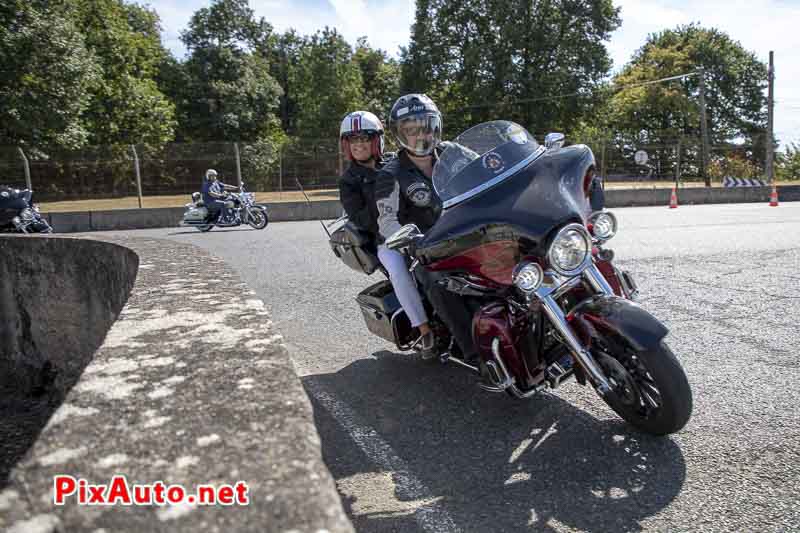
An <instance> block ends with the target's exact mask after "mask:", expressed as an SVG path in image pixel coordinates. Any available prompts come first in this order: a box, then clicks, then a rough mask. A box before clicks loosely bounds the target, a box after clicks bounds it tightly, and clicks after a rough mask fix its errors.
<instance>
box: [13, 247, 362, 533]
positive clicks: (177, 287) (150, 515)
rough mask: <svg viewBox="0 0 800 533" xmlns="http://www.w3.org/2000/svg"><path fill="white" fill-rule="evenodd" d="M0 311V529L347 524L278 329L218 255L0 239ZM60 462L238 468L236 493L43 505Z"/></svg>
mask: <svg viewBox="0 0 800 533" xmlns="http://www.w3.org/2000/svg"><path fill="white" fill-rule="evenodd" d="M137 267H138V270H137ZM134 280H135V281H134ZM212 286H214V287H217V286H224V287H225V299H224V300H223V301H220V300H219V298H218V297H217V296H215V295H214V294H210V291H211V289H209V287H212ZM0 313H1V314H0V328H2V329H0V343H1V344H0V349H1V350H2V351H0V378H1V379H2V381H0V384H2V391H4V394H3V395H0V531H10V532H22V531H25V532H27V531H99V530H105V531H131V532H137V533H138V532H140V531H185V532H195V531H275V532H286V531H328V532H330V533H339V532H341V533H352V531H353V528H352V525H351V524H350V522H349V520H348V519H347V516H346V514H345V512H344V509H343V507H342V503H341V501H340V498H339V495H338V493H337V491H336V486H335V484H334V481H333V478H332V476H331V475H330V473H329V472H328V470H327V468H326V466H325V464H324V463H323V461H322V452H321V445H320V439H319V435H318V434H317V430H316V427H315V426H314V420H313V413H312V409H311V404H310V402H309V400H308V397H307V396H306V394H305V391H304V390H303V387H302V385H301V384H300V381H299V379H298V377H297V375H296V374H295V371H294V367H293V365H292V362H291V359H290V358H289V354H288V351H287V350H286V347H285V345H284V344H283V340H282V337H281V336H280V335H279V334H278V333H277V332H276V331H275V330H274V328H273V327H272V322H271V320H270V319H269V314H268V313H267V311H266V310H265V309H264V305H263V303H262V302H261V301H260V300H259V299H258V298H257V297H256V295H255V294H254V293H253V292H252V291H251V290H249V289H248V288H247V286H246V285H245V284H244V283H243V282H242V281H241V279H239V278H238V276H237V275H236V274H235V273H234V272H233V271H232V270H231V268H230V267H229V266H228V265H227V264H225V262H224V261H222V260H221V259H219V258H217V257H214V256H212V255H210V254H208V253H207V252H205V251H204V250H201V249H199V248H196V247H193V246H190V245H186V244H181V243H175V242H171V241H166V240H158V239H141V238H119V239H104V240H100V239H72V238H65V237H58V236H56V237H49V236H10V237H0ZM59 474H66V475H71V476H73V477H75V478H76V479H83V480H86V482H88V483H90V484H108V483H109V482H110V481H111V478H112V476H115V475H123V476H125V478H126V480H127V481H128V483H130V484H152V483H155V482H158V481H161V482H163V483H164V484H166V485H175V484H180V485H182V486H183V487H185V488H186V489H187V490H189V491H194V490H195V489H196V487H197V486H198V485H200V484H209V483H211V484H216V485H219V484H228V485H234V484H236V483H238V482H244V483H246V484H247V488H248V497H249V503H248V505H245V506H240V505H234V506H231V507H229V506H222V505H211V506H197V505H184V506H171V505H162V506H159V505H146V506H136V505H132V506H126V505H117V506H101V507H97V506H81V505H78V503H77V502H76V501H75V498H74V497H68V498H67V501H66V503H65V505H63V506H56V505H54V504H53V485H54V476H56V475H59ZM130 490H131V491H132V490H133V488H132V487H131V488H130Z"/></svg>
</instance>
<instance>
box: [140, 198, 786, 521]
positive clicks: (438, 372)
mask: <svg viewBox="0 0 800 533" xmlns="http://www.w3.org/2000/svg"><path fill="white" fill-rule="evenodd" d="M615 212H616V213H617V215H618V217H619V219H620V231H619V234H618V236H617V237H616V238H615V239H614V240H613V241H611V242H610V243H609V247H610V248H612V249H614V250H615V252H616V254H617V262H618V264H619V265H620V266H622V267H623V268H626V269H628V270H630V271H632V272H633V273H635V275H636V277H637V280H638V282H639V285H640V289H641V294H642V296H641V299H640V303H641V304H642V305H643V306H644V307H645V308H647V309H648V310H649V311H651V312H652V313H653V314H654V315H655V316H657V317H659V318H660V319H662V320H663V321H664V322H665V323H666V324H667V325H668V327H669V328H670V334H669V336H668V338H667V340H668V343H669V344H670V346H671V347H672V349H673V351H674V352H675V353H676V354H677V355H678V357H679V359H680V360H681V361H682V363H683V365H684V367H685V368H686V371H687V374H688V375H689V380H690V383H691V385H692V388H693V392H694V406H695V407H694V415H693V417H692V419H691V420H690V422H689V424H688V426H687V427H686V428H685V429H684V430H683V431H682V432H680V433H679V434H677V435H673V436H671V437H667V438H653V437H649V436H645V435H642V434H639V433H637V432H635V431H633V430H632V429H631V428H630V427H629V426H627V425H626V424H625V423H623V422H622V421H621V420H620V419H619V418H618V417H617V416H616V415H615V414H614V413H613V412H612V411H611V410H610V409H609V408H607V407H606V406H605V405H604V404H603V403H602V402H601V401H600V399H599V398H598V397H597V396H596V395H595V394H594V392H593V391H591V390H587V389H585V388H582V387H580V386H578V385H577V384H576V383H574V382H570V383H568V384H566V385H564V386H562V387H561V388H560V389H559V390H558V391H555V392H554V393H552V394H550V393H547V394H542V395H540V396H538V397H535V398H533V399H530V400H526V401H519V400H513V399H511V398H508V397H506V396H505V395H492V394H489V393H485V392H481V391H479V390H477V388H476V387H475V385H474V378H473V377H472V376H471V375H470V374H469V373H467V372H466V371H464V370H462V369H459V368H457V367H454V366H441V365H439V364H438V363H434V364H430V363H423V362H421V361H419V360H417V359H415V358H413V357H411V356H407V355H404V354H400V353H396V350H395V349H393V346H391V345H389V344H387V343H385V342H383V341H381V340H379V339H377V338H376V337H373V336H371V335H370V334H369V333H368V332H367V330H366V328H365V327H364V325H363V321H362V318H361V315H360V311H359V309H358V307H357V306H356V304H355V302H354V297H355V296H356V295H357V294H358V292H359V291H360V290H361V289H362V288H364V287H366V286H367V285H368V284H370V283H374V282H376V281H378V280H379V279H378V275H373V276H372V278H367V277H365V276H363V275H359V274H356V273H355V272H352V271H350V270H349V269H347V267H345V266H344V265H343V264H341V263H339V262H338V260H337V259H336V258H335V257H334V256H333V255H332V254H331V253H330V250H329V248H328V245H327V239H326V237H325V235H324V233H323V230H322V228H321V227H320V225H319V224H318V223H316V222H296V223H280V224H272V225H270V226H269V227H268V228H267V229H266V230H264V231H261V232H257V231H254V230H250V229H248V228H237V229H232V230H227V231H225V230H218V229H215V230H213V231H212V232H210V233H208V234H200V233H199V232H197V231H194V230H190V229H184V228H172V229H164V230H143V231H138V232H125V233H127V234H139V235H147V236H160V237H165V238H168V239H173V240H175V241H179V242H186V243H193V244H196V245H198V246H202V247H204V248H207V249H209V250H211V251H212V252H213V253H215V254H217V255H219V256H220V257H222V258H224V259H225V260H226V261H228V262H229V263H230V264H232V265H233V266H234V267H235V268H237V269H238V271H239V272H240V274H241V276H242V277H243V279H244V280H245V281H246V282H247V283H248V285H250V287H252V288H253V290H255V291H256V292H257V293H258V294H259V295H260V297H261V298H262V299H263V300H264V302H265V303H266V305H267V307H268V309H269V310H270V311H271V312H272V315H273V319H274V321H275V323H276V327H277V330H278V331H280V332H281V333H283V335H284V336H285V338H286V341H287V344H288V346H289V349H290V352H291V354H292V357H293V359H294V362H295V366H296V368H297V372H298V374H299V375H300V377H301V380H302V382H303V385H304V386H305V388H306V391H307V392H308V394H309V396H310V397H311V399H312V402H313V404H314V409H315V417H316V422H317V426H318V428H319V431H320V434H321V436H322V441H323V454H324V459H325V461H326V463H327V465H328V467H329V468H330V470H331V472H332V473H333V475H334V477H335V478H336V480H337V484H338V489H339V492H340V494H341V496H342V501H343V502H344V504H345V507H346V509H347V511H348V513H349V515H350V517H351V519H352V520H353V523H354V524H355V526H356V528H357V529H358V530H359V531H363V532H378V531H402V532H413V531H429V532H430V531H455V530H459V531H487V532H499V531H591V532H599V531H759V532H764V531H800V495H799V494H800V451H798V450H800V416H799V415H798V407H797V406H798V400H800V393H799V392H798V390H799V388H798V385H800V365H799V364H798V360H797V355H798V350H797V346H796V345H797V341H798V338H799V337H800V335H798V329H799V328H798V326H797V316H798V315H800V291H799V290H798V285H799V284H800V203H782V204H781V205H780V207H777V208H774V207H773V208H770V207H768V206H767V205H762V204H742V205H707V206H681V207H679V208H678V209H675V210H670V209H667V208H666V207H648V208H628V209H618V210H615ZM224 290H225V289H224V287H220V292H221V293H222V294H223V297H224Z"/></svg>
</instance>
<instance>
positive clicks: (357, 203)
mask: <svg viewBox="0 0 800 533" xmlns="http://www.w3.org/2000/svg"><path fill="white" fill-rule="evenodd" d="M339 140H340V142H341V145H342V151H343V152H344V154H345V156H346V157H347V159H348V160H349V161H350V165H349V166H348V168H347V170H345V172H344V174H342V177H341V179H340V180H339V197H340V199H341V202H342V206H343V207H344V210H345V212H346V213H347V215H348V218H349V219H350V220H351V221H352V222H354V223H355V224H356V225H357V226H359V227H360V228H361V229H363V230H365V231H366V232H367V233H369V234H370V236H371V238H372V240H373V242H374V243H375V244H377V242H378V210H377V205H376V203H375V178H376V176H377V174H378V171H379V170H380V169H381V168H382V167H383V166H384V163H385V161H384V159H383V148H384V141H383V124H381V121H380V120H379V119H378V117H376V116H375V115H374V114H372V113H370V112H368V111H354V112H352V113H350V114H348V115H347V116H346V117H344V120H342V124H341V127H340V128H339ZM378 259H380V261H381V264H383V266H384V267H385V268H386V270H387V272H388V273H389V279H390V280H391V282H392V286H393V287H394V290H395V294H396V295H397V299H398V300H399V301H400V304H401V305H402V306H403V309H404V310H405V312H406V315H408V318H409V320H410V321H411V325H412V326H413V327H415V328H419V331H420V335H421V336H422V337H423V342H422V348H423V351H424V352H425V353H427V352H428V351H429V352H431V353H432V351H433V347H434V342H433V341H434V339H433V334H432V333H431V329H430V327H429V325H428V316H427V314H426V313H425V307H424V306H423V304H422V298H420V295H419V292H418V291H417V287H416V285H415V284H414V280H413V279H412V278H411V275H410V274H409V272H408V267H407V266H406V263H405V259H404V258H403V256H402V255H401V254H400V253H398V252H396V251H394V250H390V249H389V248H386V247H385V246H379V247H378Z"/></svg>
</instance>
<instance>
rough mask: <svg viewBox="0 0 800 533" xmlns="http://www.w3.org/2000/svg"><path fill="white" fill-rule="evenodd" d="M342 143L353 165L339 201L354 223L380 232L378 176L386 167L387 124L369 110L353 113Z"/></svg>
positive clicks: (341, 132)
mask: <svg viewBox="0 0 800 533" xmlns="http://www.w3.org/2000/svg"><path fill="white" fill-rule="evenodd" d="M339 142H340V143H341V148H342V152H343V153H344V155H345V157H347V160H348V161H350V165H349V166H348V167H347V169H346V170H345V171H344V173H343V174H342V176H341V178H340V179H339V198H340V200H341V202H342V206H343V207H344V210H345V212H346V213H347V216H348V217H349V219H350V221H351V222H353V223H354V224H355V225H357V226H358V227H359V228H361V229H363V230H365V231H367V232H369V233H370V234H372V235H377V233H378V214H377V211H376V209H375V175H376V174H377V172H378V170H380V169H381V168H382V167H383V165H384V159H383V148H384V144H383V124H382V123H381V121H380V120H379V119H378V117H376V116H375V115H374V114H372V113H370V112H369V111H353V112H352V113H349V114H348V115H347V116H345V117H344V120H342V124H341V126H340V127H339Z"/></svg>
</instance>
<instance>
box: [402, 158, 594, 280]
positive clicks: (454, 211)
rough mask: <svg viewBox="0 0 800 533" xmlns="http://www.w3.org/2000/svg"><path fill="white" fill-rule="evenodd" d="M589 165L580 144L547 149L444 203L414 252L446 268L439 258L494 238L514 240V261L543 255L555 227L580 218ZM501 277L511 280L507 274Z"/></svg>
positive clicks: (435, 266)
mask: <svg viewBox="0 0 800 533" xmlns="http://www.w3.org/2000/svg"><path fill="white" fill-rule="evenodd" d="M593 165H594V156H593V155H592V152H591V150H589V149H588V148H587V147H586V146H583V145H574V146H570V147H568V148H564V149H561V150H556V151H553V152H548V153H546V154H545V155H543V156H542V157H540V158H538V159H536V160H535V161H534V162H533V163H531V164H530V165H529V166H528V167H526V168H524V169H523V170H521V171H520V172H518V173H517V174H516V175H514V176H511V177H510V178H508V179H507V180H505V181H503V182H501V183H499V184H497V185H496V186H494V187H492V188H490V189H488V190H486V191H484V192H482V193H480V194H478V195H477V196H474V197H472V198H469V199H467V200H464V201H463V202H462V203H460V204H458V205H456V206H454V207H451V208H449V209H446V210H445V211H444V212H443V213H442V216H441V217H440V218H439V220H438V221H437V222H436V224H435V225H434V226H433V228H431V229H430V230H429V231H428V233H427V234H426V235H425V238H424V239H423V240H422V241H420V243H419V244H418V245H417V257H418V258H420V260H421V261H422V263H423V264H425V265H427V266H428V268H429V269H431V270H447V269H449V268H448V267H449V266H451V265H452V263H451V264H448V263H439V262H441V261H443V260H446V259H448V258H454V257H457V256H459V255H461V254H464V253H465V252H468V251H469V250H471V249H476V248H478V247H481V246H483V245H486V244H488V243H494V242H498V241H509V242H510V243H514V244H516V245H517V246H518V250H517V252H516V253H515V254H514V257H513V260H514V261H518V260H519V259H520V255H521V254H532V255H538V256H544V255H545V254H546V251H547V250H546V246H547V238H548V236H549V235H550V234H551V232H552V231H553V230H554V229H556V228H558V227H560V226H563V225H564V224H567V223H569V222H582V221H583V219H584V217H585V215H586V213H587V200H586V195H585V193H584V191H583V177H584V176H585V174H586V172H587V171H588V169H589V168H590V167H592V166H593ZM514 264H516V263H514ZM512 268H513V265H512ZM504 283H507V284H508V283H510V279H509V277H506V278H505V280H504Z"/></svg>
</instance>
